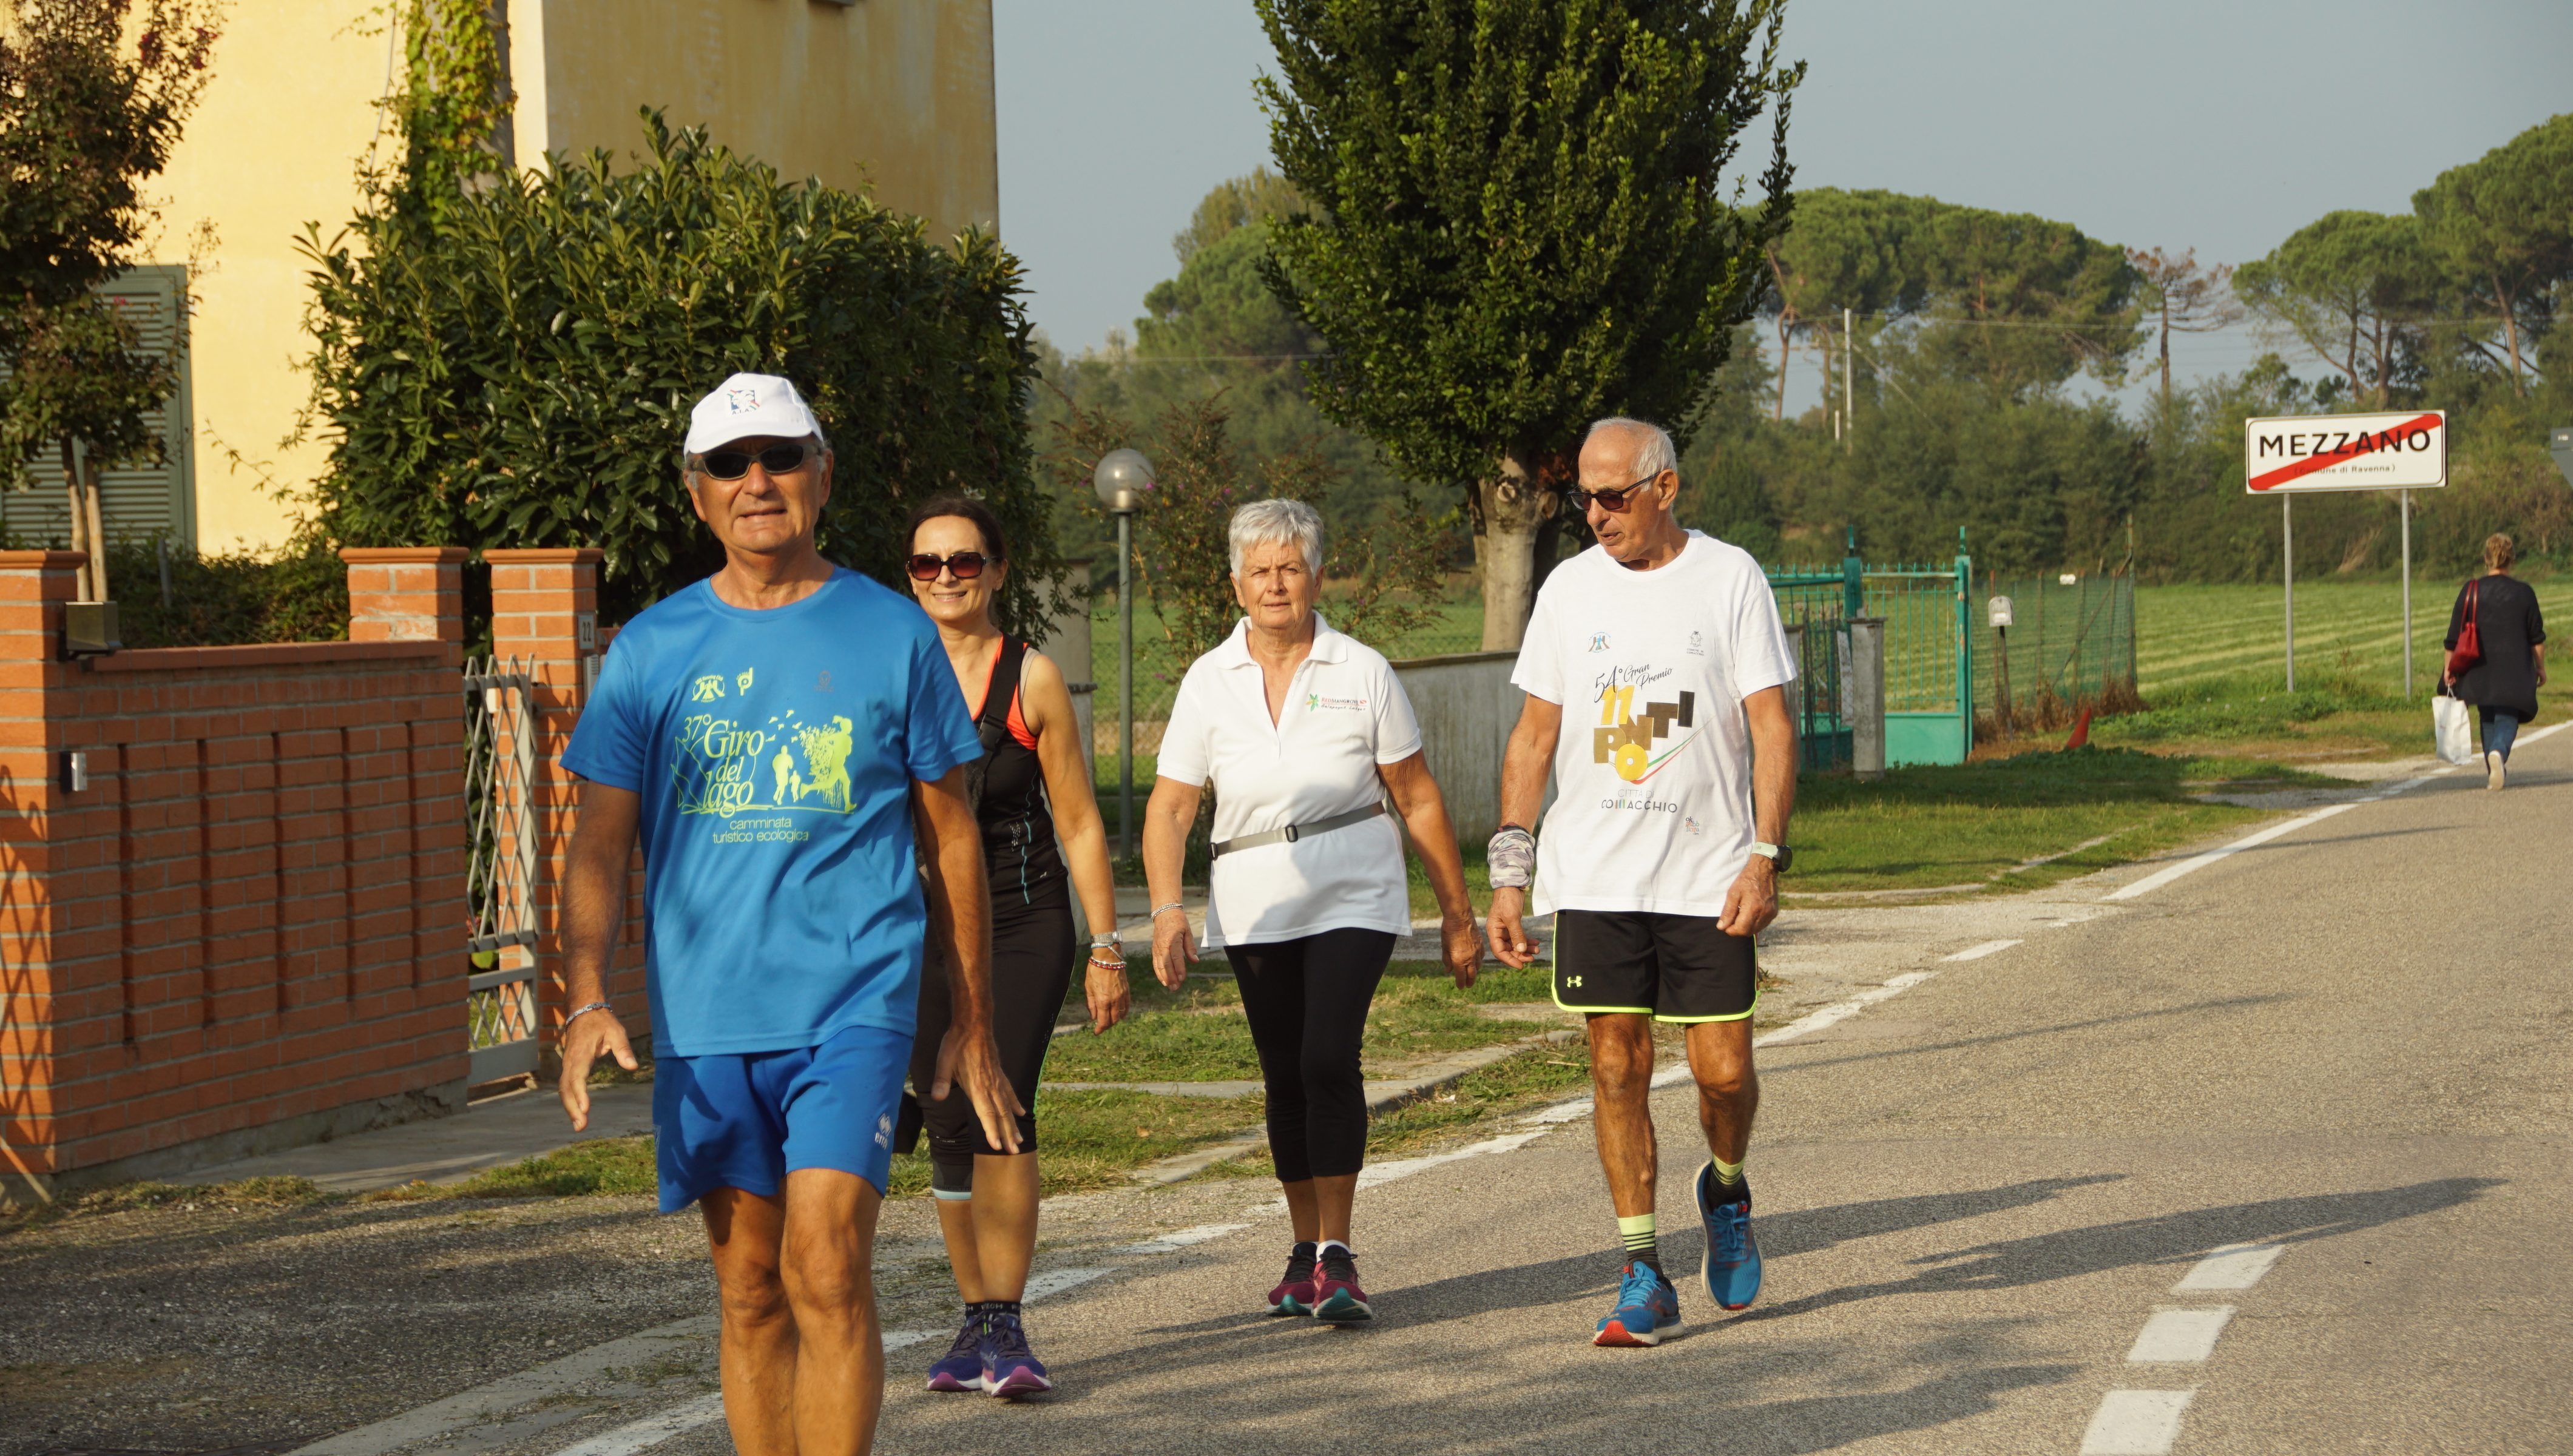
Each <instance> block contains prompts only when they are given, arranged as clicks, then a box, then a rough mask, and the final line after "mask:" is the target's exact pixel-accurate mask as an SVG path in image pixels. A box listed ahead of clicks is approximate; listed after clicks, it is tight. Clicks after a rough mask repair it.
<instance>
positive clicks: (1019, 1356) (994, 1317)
mask: <svg viewBox="0 0 2573 1456" xmlns="http://www.w3.org/2000/svg"><path fill="white" fill-rule="evenodd" d="M983 1388H984V1389H985V1390H988V1391H990V1392H992V1393H993V1394H994V1395H997V1396H1000V1397H1001V1398H1003V1399H1005V1400H1006V1399H1009V1398H1011V1397H1013V1396H1020V1395H1042V1394H1044V1393H1045V1392H1046V1391H1049V1390H1052V1389H1054V1382H1053V1381H1052V1380H1049V1379H1047V1378H1046V1367H1045V1362H1044V1361H1042V1360H1039V1359H1038V1358H1037V1357H1036V1355H1035V1353H1034V1352H1033V1351H1031V1350H1030V1349H1029V1348H1028V1330H1027V1326H1026V1325H1024V1324H1022V1323H1020V1322H1019V1317H1018V1316H1017V1315H1016V1314H1010V1313H1000V1314H990V1315H986V1316H984V1319H983Z"/></svg>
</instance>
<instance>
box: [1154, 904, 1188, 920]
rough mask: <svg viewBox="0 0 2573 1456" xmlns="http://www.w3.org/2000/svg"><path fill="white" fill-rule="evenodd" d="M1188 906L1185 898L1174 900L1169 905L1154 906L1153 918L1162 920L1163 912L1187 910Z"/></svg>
mask: <svg viewBox="0 0 2573 1456" xmlns="http://www.w3.org/2000/svg"><path fill="white" fill-rule="evenodd" d="M1188 908H1189V907H1188V902H1186V901H1184V900H1174V901H1172V902H1171V903H1170V904H1168V905H1156V906H1154V907H1153V919H1155V920H1160V919H1161V918H1162V915H1163V913H1164V912H1166V911H1172V910H1186V909H1188Z"/></svg>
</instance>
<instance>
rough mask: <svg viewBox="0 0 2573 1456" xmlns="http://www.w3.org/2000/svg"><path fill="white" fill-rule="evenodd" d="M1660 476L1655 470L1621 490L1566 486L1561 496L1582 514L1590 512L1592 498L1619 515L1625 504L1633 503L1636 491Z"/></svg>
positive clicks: (1609, 511) (1600, 505)
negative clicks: (1585, 488)
mask: <svg viewBox="0 0 2573 1456" xmlns="http://www.w3.org/2000/svg"><path fill="white" fill-rule="evenodd" d="M1660 478H1662V476H1661V472H1660V471H1658V470H1657V471H1655V472H1654V473H1652V474H1650V475H1646V476H1645V477H1644V478H1643V479H1641V480H1638V481H1636V482H1635V483H1634V484H1632V485H1629V486H1627V487H1626V488H1625V489H1623V490H1584V489H1582V488H1581V487H1580V486H1578V485H1575V486H1571V487H1569V488H1567V489H1566V490H1565V491H1564V492H1563V498H1564V499H1566V500H1569V501H1571V502H1572V508H1573V509H1574V510H1577V511H1579V512H1581V513H1582V514H1584V515H1588V514H1589V513H1590V503H1591V502H1592V501H1594V500H1595V501H1597V502H1598V503H1599V508H1600V509H1601V510H1604V511H1607V512H1608V513H1609V514H1611V515H1619V514H1623V513H1624V512H1625V509H1626V507H1627V506H1629V505H1632V504H1634V503H1635V492H1636V491H1638V490H1641V489H1643V488H1644V487H1645V486H1647V485H1650V484H1652V483H1653V482H1654V481H1656V480H1658V479H1660Z"/></svg>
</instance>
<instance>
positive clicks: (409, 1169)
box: [171, 1083, 652, 1193]
mask: <svg viewBox="0 0 2573 1456" xmlns="http://www.w3.org/2000/svg"><path fill="white" fill-rule="evenodd" d="M651 1130H652V1088H651V1085H650V1084H648V1083H644V1084H634V1083H628V1084H625V1085H622V1086H618V1087H602V1088H595V1089H593V1090H592V1091H591V1092H590V1094H589V1130H587V1131H585V1132H574V1131H572V1130H571V1119H570V1118H569V1117H568V1116H565V1115H564V1113H563V1109H562V1102H561V1101H560V1100H559V1099H557V1098H556V1097H555V1095H554V1090H553V1089H552V1088H550V1087H538V1088H533V1089H531V1090H529V1091H526V1092H510V1093H508V1094H506V1095H504V1096H496V1097H487V1098H485V1099H483V1100H481V1101H478V1102H475V1103H473V1104H472V1105H471V1106H469V1107H467V1108H466V1109H465V1110H463V1111H462V1112H459V1113H457V1114H456V1115H454V1116H452V1117H434V1118H430V1119H429V1120H427V1121H421V1122H405V1123H403V1124H402V1125H401V1126H399V1127H385V1128H380V1129H378V1130H377V1131H373V1132H360V1133H358V1134H356V1135H355V1136H350V1137H336V1138H333V1139H332V1140H330V1141H328V1142H314V1143H308V1144H307V1145H305V1146H303V1147H294V1148H289V1149H287V1150H286V1151H284V1152H272V1153H269V1154H267V1155H266V1156H263V1157H246V1158H243V1159H242V1160H240V1161H239V1162H227V1163H219V1164H217V1165H215V1166H213V1167H201V1168H198V1169H196V1170H194V1171H192V1172H189V1173H187V1174H185V1175H184V1176H180V1177H175V1178H172V1179H171V1181H172V1182H180V1183H223V1182H231V1181H234V1180H235V1179H238V1178H253V1177H305V1178H311V1179H312V1180H313V1181H314V1184H315V1185H316V1186H318V1187H320V1188H322V1189H324V1190H325V1191H327V1192H334V1193H363V1192H367V1191H368V1190H370V1189H374V1188H389V1187H393V1186H395V1185H396V1184H399V1183H408V1182H412V1181H415V1180H427V1181H429V1182H433V1183H443V1182H453V1181H455V1180H456V1179H458V1178H468V1177H471V1176H472V1175H473V1174H475V1173H478V1172H481V1171H483V1170H484V1169H486V1168H495V1167H505V1166H507V1165H508V1164H510V1163H513V1162H516V1161H518V1160H519V1159H520V1158H526V1157H534V1156H536V1155H537V1154H539V1153H545V1152H552V1151H555V1150H557V1149H559V1148H562V1147H566V1146H569V1145H570V1144H572V1143H574V1142H583V1141H587V1140H589V1139H590V1138H593V1137H626V1136H631V1135H633V1134H635V1133H638V1132H649V1131H651Z"/></svg>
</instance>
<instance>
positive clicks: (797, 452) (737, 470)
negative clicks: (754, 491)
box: [697, 439, 813, 480]
mask: <svg viewBox="0 0 2573 1456" xmlns="http://www.w3.org/2000/svg"><path fill="white" fill-rule="evenodd" d="M812 453H813V447H812V446H811V445H809V444H807V443H805V442H804V441H803V440H800V439H799V440H795V441H793V442H791V443H788V444H773V445H770V446H768V447H767V448H765V449H762V450H760V451H758V452H757V453H756V454H754V453H752V452H751V451H749V450H734V449H722V450H708V451H706V452H705V453H704V454H702V455H699V456H697V468H698V469H700V470H703V471H705V472H706V475H707V477H708V478H710V479H715V480H738V479H740V478H741V477H742V476H744V475H747V474H749V473H750V462H751V461H752V460H757V461H759V467H760V468H761V469H763V470H766V471H767V472H768V473H770V474H772V475H792V474H794V473H795V472H796V471H798V470H801V469H803V468H804V461H805V460H806V459H808V458H810V457H811V455H812Z"/></svg>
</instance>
